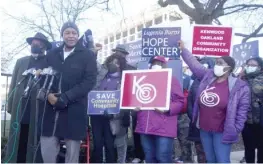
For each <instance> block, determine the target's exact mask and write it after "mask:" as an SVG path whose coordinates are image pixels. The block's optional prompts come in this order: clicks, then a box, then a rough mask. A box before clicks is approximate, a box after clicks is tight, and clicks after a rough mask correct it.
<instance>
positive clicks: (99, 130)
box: [91, 54, 130, 163]
mask: <svg viewBox="0 0 263 164" xmlns="http://www.w3.org/2000/svg"><path fill="white" fill-rule="evenodd" d="M126 65H127V64H126V59H125V58H124V57H123V56H121V55H117V54H113V55H111V56H109V57H108V58H107V59H106V61H105V63H104V64H103V65H102V66H101V69H99V75H98V77H97V85H96V87H95V89H94V90H98V91H116V90H119V88H120V84H121V74H122V71H123V70H125V69H126ZM129 125H130V115H129V111H121V112H120V113H119V114H111V113H108V110H107V109H106V110H105V111H104V115H92V116H91V126H92V135H93V145H94V150H93V154H92V156H93V157H92V162H93V163H102V162H103V147H105V153H106V163H116V162H118V163H125V160H126V152H127V132H128V129H127V128H128V127H129ZM115 148H117V160H116V153H115V151H116V150H115Z"/></svg>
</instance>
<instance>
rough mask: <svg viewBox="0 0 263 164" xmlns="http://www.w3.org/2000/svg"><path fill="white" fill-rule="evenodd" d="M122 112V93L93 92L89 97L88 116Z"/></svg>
mask: <svg viewBox="0 0 263 164" xmlns="http://www.w3.org/2000/svg"><path fill="white" fill-rule="evenodd" d="M105 110H107V111H108V114H118V113H119V112H120V91H91V92H89V95H88V114H89V115H102V114H104V111H105Z"/></svg>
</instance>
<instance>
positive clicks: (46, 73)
mask: <svg viewBox="0 0 263 164" xmlns="http://www.w3.org/2000/svg"><path fill="white" fill-rule="evenodd" d="M50 69H51V68H50V67H49V68H44V69H43V71H42V72H41V75H43V76H45V81H44V84H43V86H42V87H41V88H40V89H39V91H38V94H37V100H41V101H45V99H46V94H47V90H46V86H47V82H48V77H49V72H50Z"/></svg>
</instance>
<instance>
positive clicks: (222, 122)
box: [179, 41, 250, 163]
mask: <svg viewBox="0 0 263 164" xmlns="http://www.w3.org/2000/svg"><path fill="white" fill-rule="evenodd" d="M179 47H180V49H181V51H182V53H181V55H182V57H183V59H184V61H185V63H186V64H187V65H188V66H189V68H190V70H191V71H192V72H193V74H194V76H196V77H197V78H199V79H202V80H201V82H200V85H199V88H198V90H197V93H196V99H195V102H194V107H193V113H192V114H193V119H192V120H193V123H196V126H197V127H198V128H200V138H201V142H202V144H203V147H204V151H205V155H206V160H207V162H208V163H230V152H231V145H232V144H233V143H236V142H237V141H238V137H239V134H240V133H241V131H242V130H243V128H244V124H245V121H246V119H247V112H248V110H249V107H250V89H249V87H248V85H247V83H246V82H244V81H242V80H241V79H239V78H236V77H234V76H233V75H232V71H233V70H234V68H235V61H234V59H233V58H232V57H229V56H223V57H220V58H218V59H217V60H216V64H215V66H214V69H207V68H205V67H204V66H203V65H202V64H200V63H199V62H198V61H197V60H196V58H195V57H194V56H193V55H192V54H191V53H190V52H189V51H188V50H187V49H186V48H185V47H184V43H183V42H182V41H180V42H179Z"/></svg>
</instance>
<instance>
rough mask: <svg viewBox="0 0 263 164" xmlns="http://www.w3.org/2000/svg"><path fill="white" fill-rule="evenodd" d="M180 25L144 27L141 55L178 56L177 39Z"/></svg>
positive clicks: (178, 38)
mask: <svg viewBox="0 0 263 164" xmlns="http://www.w3.org/2000/svg"><path fill="white" fill-rule="evenodd" d="M180 39H181V27H165V28H144V29H143V30H142V56H143V57H152V56H160V55H162V56H166V57H169V58H179V57H180V50H179V48H178V41H179V40H180Z"/></svg>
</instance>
